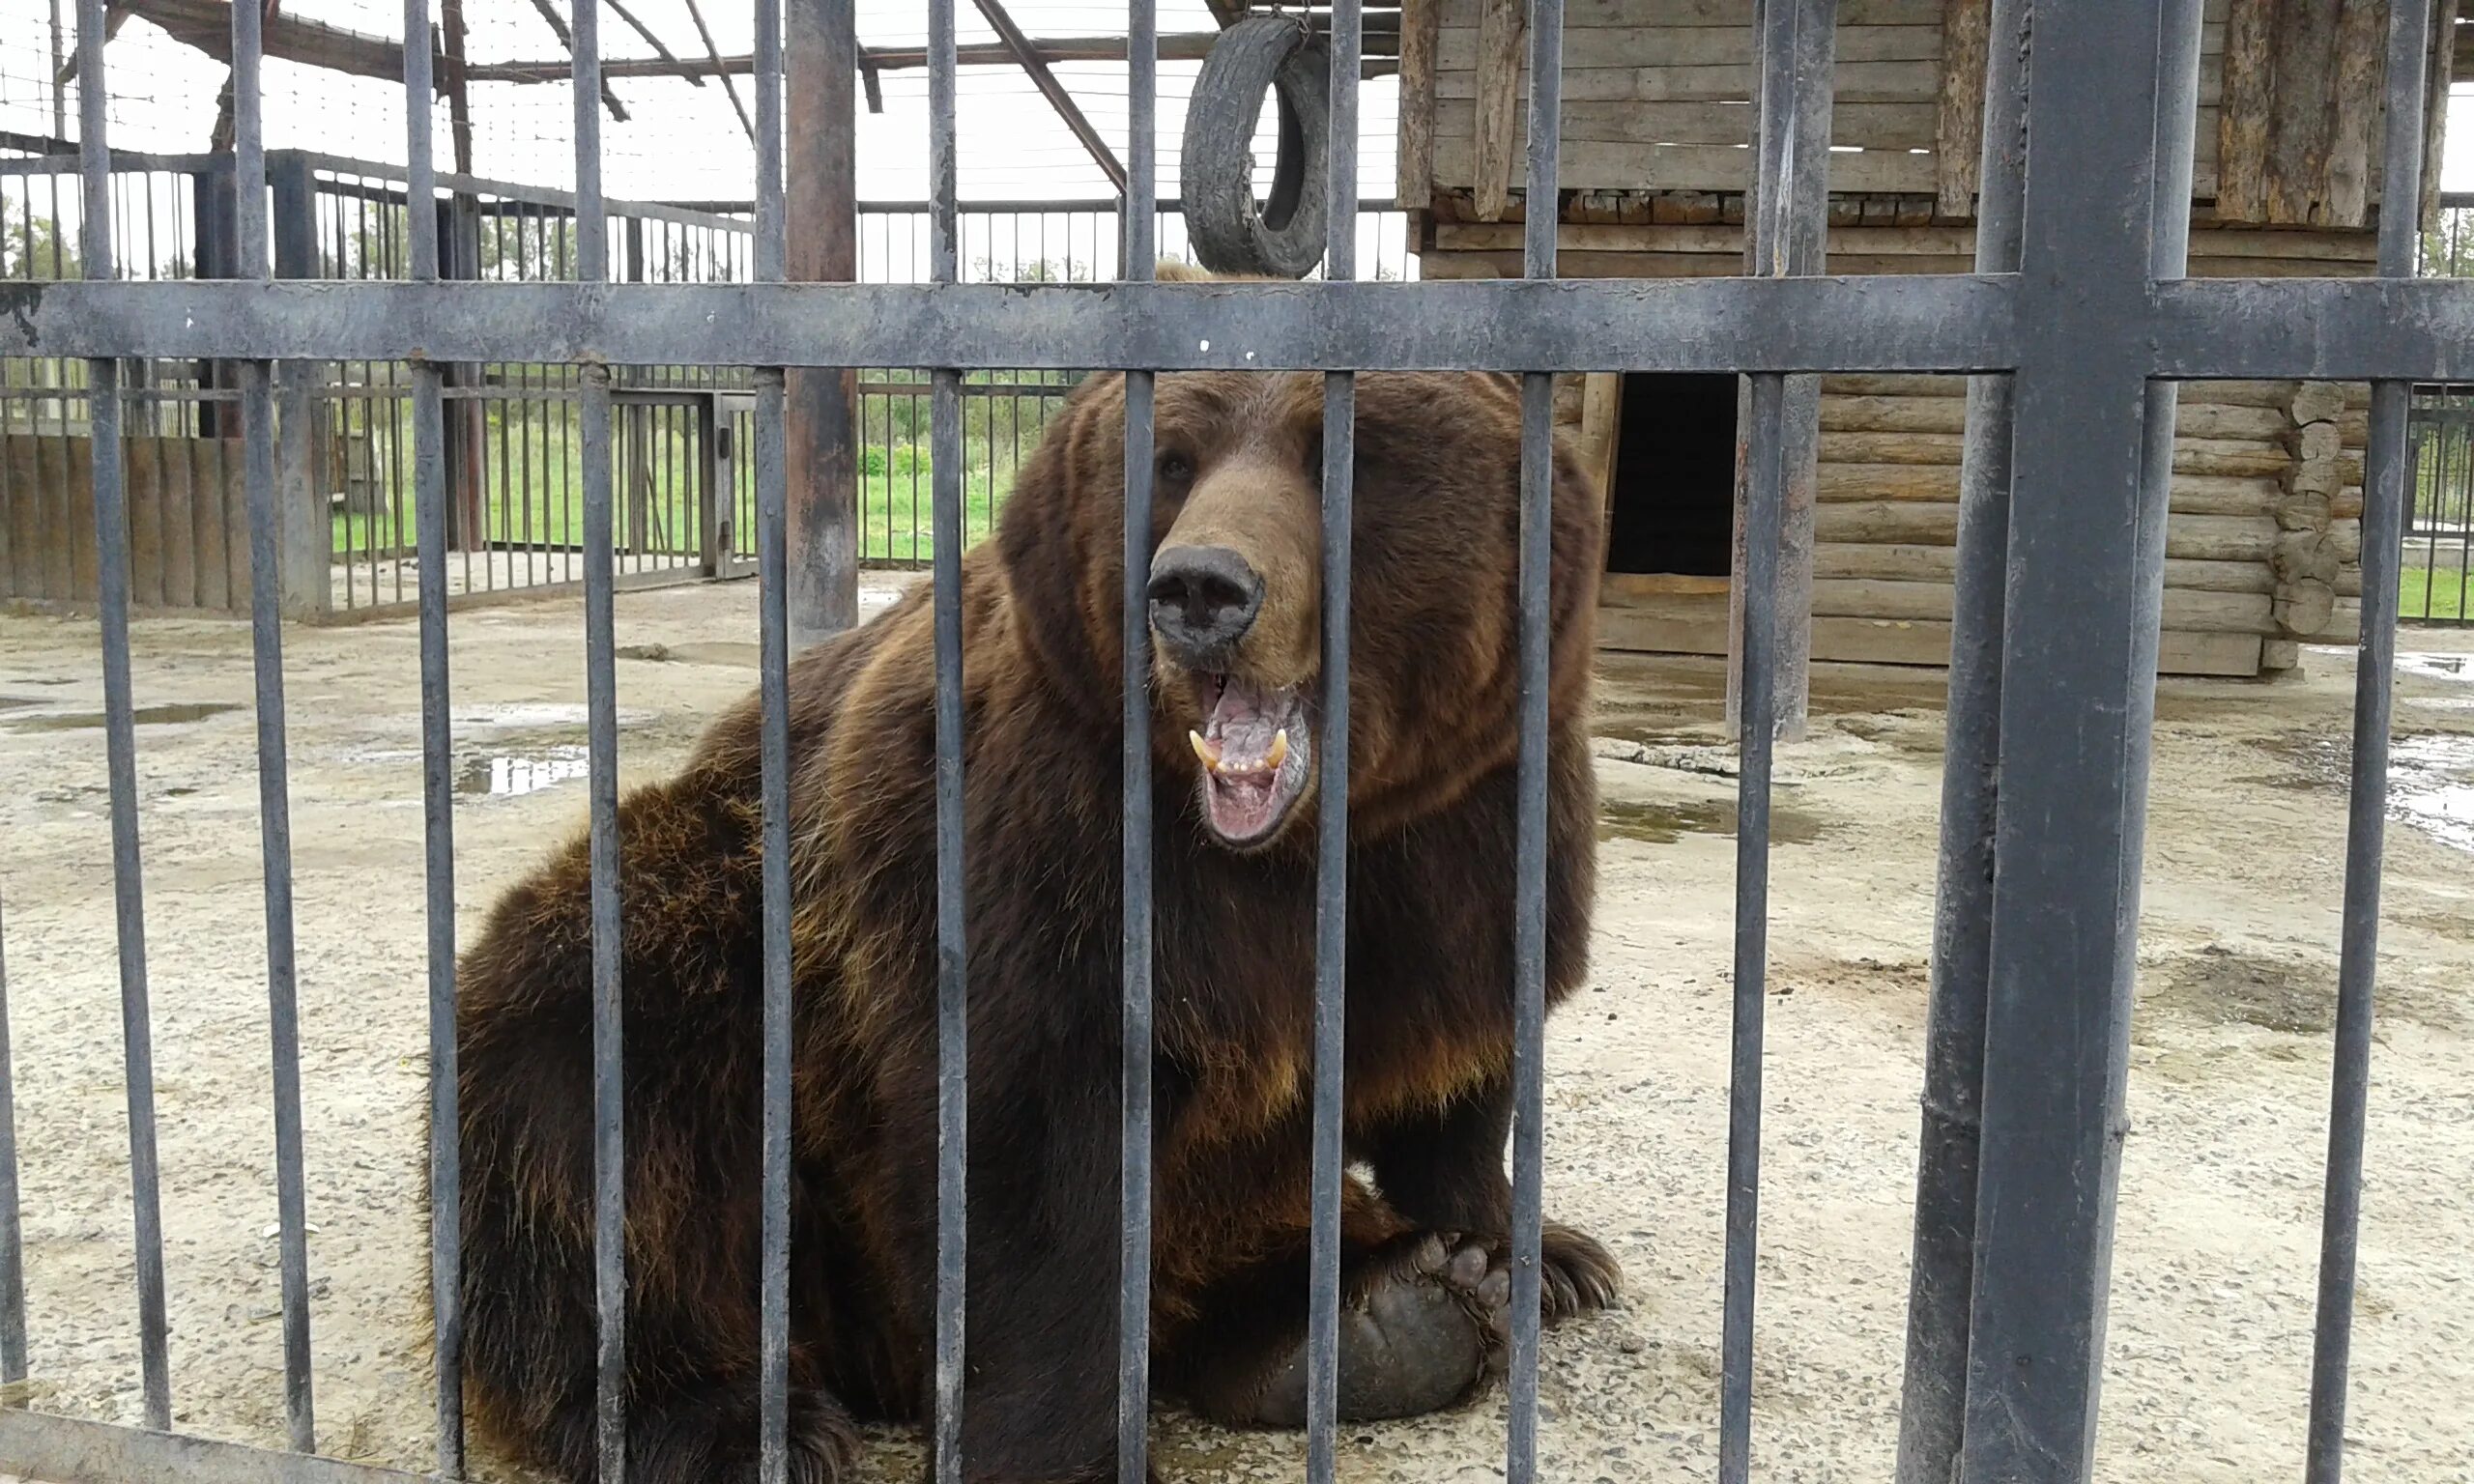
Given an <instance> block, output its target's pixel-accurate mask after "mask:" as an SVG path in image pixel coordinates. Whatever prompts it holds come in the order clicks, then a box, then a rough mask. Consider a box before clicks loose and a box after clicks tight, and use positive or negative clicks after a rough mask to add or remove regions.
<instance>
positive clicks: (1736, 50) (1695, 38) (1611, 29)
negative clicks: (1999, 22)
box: [1435, 0, 1942, 73]
mask: <svg viewBox="0 0 2474 1484" xmlns="http://www.w3.org/2000/svg"><path fill="white" fill-rule="evenodd" d="M1486 3H1487V4H1489V5H1492V4H1494V3H1495V0H1486ZM1924 7H1925V8H1926V9H1927V10H1929V11H1930V12H1931V13H1932V14H1931V15H1930V17H1929V22H1930V23H1928V24H1920V25H1896V26H1849V25H1845V24H1841V25H1840V27H1839V29H1838V36H1837V43H1838V55H1839V58H1840V59H1841V60H1843V61H1848V62H1930V63H1932V64H1934V65H1935V66H1937V67H1938V66H1940V64H1941V61H1942V26H1941V0H1924ZM1485 37H1486V28H1485V25H1484V23H1483V21H1482V19H1481V20H1479V21H1477V22H1475V23H1473V22H1471V21H1467V20H1463V21H1461V22H1460V23H1459V24H1457V25H1455V24H1453V21H1452V20H1451V18H1450V17H1447V18H1446V19H1445V21H1444V24H1443V27H1442V30H1441V32H1440V34H1439V37H1438V39H1437V43H1436V49H1435V67H1436V71H1438V72H1440V73H1450V72H1456V71H1484V68H1483V67H1482V64H1481V60H1480V59H1481V58H1482V57H1485V56H1486V55H1488V43H1487V42H1486V39H1485ZM1564 55H1565V57H1566V58H1567V59H1568V60H1569V61H1570V62H1571V63H1573V64H1575V65H1581V66H1588V67H1594V68H1595V67H1708V66H1712V65H1715V64H1722V63H1731V62H1732V63H1751V62H1758V61H1759V60H1760V50H1759V47H1758V46H1757V45H1756V44H1755V43H1754V41H1753V35H1752V27H1751V25H1750V24H1749V23H1740V24H1736V25H1697V26H1695V25H1681V26H1679V25H1659V24H1655V23H1643V22H1630V21H1627V22H1625V23H1624V24H1620V25H1611V26H1582V25H1575V24H1572V23H1571V22H1569V21H1567V22H1566V24H1565V28H1564Z"/></svg>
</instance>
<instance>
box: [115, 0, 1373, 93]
mask: <svg viewBox="0 0 2474 1484" xmlns="http://www.w3.org/2000/svg"><path fill="white" fill-rule="evenodd" d="M147 3H157V0H147ZM184 3H188V0H184ZM214 3H216V4H221V3H223V0H214ZM1218 40H1220V35H1219V33H1218V32H1178V33H1174V34H1171V35H1167V36H1163V37H1162V38H1160V60H1161V61H1163V62H1199V61H1201V60H1202V59H1203V58H1204V57H1205V56H1206V55H1208V54H1209V53H1210V51H1211V44H1212V43H1214V42H1217V41H1218ZM1031 47H1032V50H1033V51H1034V52H1036V53H1037V54H1038V56H1039V58H1040V60H1041V61H1043V62H1046V63H1048V64H1050V66H1054V65H1055V64H1057V63H1059V62H1122V61H1124V60H1125V38H1124V37H1122V36H1080V37H1058V38H1054V39H1051V40H1048V41H1035V42H1033V43H1031ZM270 54H272V53H270ZM954 57H955V64H956V65H957V66H960V67H1015V66H1018V65H1020V64H1019V61H1018V59H1017V58H1016V57H1015V55H1014V52H1013V50H1012V49H1011V48H1009V47H1008V46H1006V45H1005V43H1002V42H971V43H964V44H963V45H960V46H957V47H955V48H954ZM856 65H857V66H858V68H859V71H861V72H862V73H863V74H864V73H867V72H870V71H884V72H897V71H916V70H918V69H920V68H924V67H926V66H927V65H928V48H927V47H925V46H876V47H868V48H864V49H863V50H862V51H861V52H860V56H859V61H858V63H857V64H856ZM1392 70H1393V69H1392V64H1390V63H1388V62H1387V63H1379V64H1378V63H1372V62H1369V63H1368V64H1367V65H1366V75H1367V76H1368V77H1388V76H1390V75H1391V73H1392ZM567 71H568V65H567V63H565V62H563V61H557V62H524V61H518V62H476V63H475V64H473V69H472V76H473V80H474V81H475V82H564V81H565V80H566V78H567ZM754 71H756V59H755V58H754V57H751V56H748V55H746V54H745V53H739V54H737V55H734V56H724V57H717V58H710V59H706V60H701V61H700V60H697V59H695V58H683V59H681V60H680V61H679V62H678V63H676V65H674V64H672V63H668V62H664V61H662V60H661V59H660V58H658V57H605V58H603V59H602V63H601V75H603V76H604V77H683V76H687V75H689V74H690V73H693V74H695V75H697V76H700V77H709V76H717V75H721V74H724V73H728V74H732V75H745V74H749V73H753V72H754Z"/></svg>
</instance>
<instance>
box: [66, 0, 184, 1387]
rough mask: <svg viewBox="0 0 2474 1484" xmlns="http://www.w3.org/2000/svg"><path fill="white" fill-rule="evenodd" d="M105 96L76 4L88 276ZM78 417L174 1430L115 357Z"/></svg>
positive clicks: (154, 1274)
mask: <svg viewBox="0 0 2474 1484" xmlns="http://www.w3.org/2000/svg"><path fill="white" fill-rule="evenodd" d="M110 98H111V95H110V91H109V89H108V88H106V86H105V85H104V81H103V0H77V110H78V141H77V153H78V163H79V165H80V167H81V171H82V174H83V176H84V185H85V197H84V203H83V205H84V211H83V213H82V215H83V217H84V220H83V221H82V223H81V226H82V227H83V229H84V241H83V243H81V244H80V251H81V253H82V255H83V259H84V263H85V270H86V276H87V277H88V278H90V279H108V278H111V277H114V276H115V272H114V269H113V264H112V216H111V214H112V193H111V149H110V145H109V142H108V140H107V139H106V136H105V130H106V128H108V118H109V111H110V110H109V102H110ZM86 380H87V410H86V420H87V430H88V439H89V442H91V443H92V444H93V447H94V486H95V543H96V555H97V591H96V602H97V606H98V607H99V608H100V609H101V617H102V641H103V722H104V728H105V730H104V740H105V742H106V743H107V744H108V749H109V753H110V774H111V794H112V897H113V904H114V906H115V908H116V912H117V917H118V926H119V938H120V1006H121V1009H120V1013H121V1041H122V1050H123V1053H124V1055H125V1058H126V1061H127V1067H128V1080H129V1186H130V1191H129V1206H130V1208H131V1214H132V1215H133V1217H134V1219H135V1225H136V1239H137V1327H138V1357H139V1366H140V1369H141V1371H142V1373H143V1381H144V1389H145V1418H146V1425H147V1426H148V1427H151V1428H154V1429H156V1430H157V1431H162V1430H164V1429H167V1428H169V1427H170V1426H171V1425H172V1379H171V1360H170V1356H169V1351H168V1348H167V1344H166V1334H167V1329H168V1326H167V1324H166V1321H165V1318H164V1312H163V1214H162V1202H161V1195H160V1192H159V1189H158V1179H157V1176H158V1172H157V1167H156V1157H155V1049H154V1032H153V1027H152V1023H151V1020H152V1017H151V1014H150V1013H149V1011H148V1008H147V985H146V900H145V888H144V884H143V880H142V875H141V872H142V870H143V865H142V861H141V857H140V855H139V847H138V839H137V736H136V721H135V718H134V716H133V715H132V708H131V704H130V699H129V492H128V487H127V480H126V471H125V470H124V469H123V467H122V462H121V459H122V450H121V433H120V427H121V398H120V362H118V361H116V360H94V361H89V362H88V363H87V370H86Z"/></svg>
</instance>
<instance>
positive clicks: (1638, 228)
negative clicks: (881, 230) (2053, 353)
mask: <svg viewBox="0 0 2474 1484" xmlns="http://www.w3.org/2000/svg"><path fill="white" fill-rule="evenodd" d="M1523 231H1524V228H1523V227H1522V226H1521V225H1520V224H1519V223H1517V222H1454V221H1447V222H1437V223H1436V224H1435V230H1434V246H1435V250H1436V251H1439V252H1503V251H1510V250H1514V249H1517V248H1518V247H1519V246H1520V245H1521V242H1522V232H1523ZM1555 243H1556V245H1557V246H1558V247H1559V248H1562V249H1563V250H1565V251H1568V252H1738V251H1740V250H1742V244H1743V228H1742V227H1741V226H1740V225H1739V224H1732V223H1726V222H1706V223H1685V222H1642V223H1638V224H1634V223H1629V222H1622V221H1615V222H1582V221H1569V220H1567V221H1565V222H1563V223H1561V224H1560V225H1559V226H1558V227H1557V228H1556V232H1555ZM1828 251H1829V256H1830V258H1831V259H1832V260H1833V261H1835V260H1836V259H1838V258H1839V257H1840V256H1842V255H1846V256H1851V257H1860V256H1882V257H1887V256H1893V255H1896V254H1901V253H1914V254H1918V255H1923V256H1933V257H1945V258H1972V257H1973V256H1974V253H1975V229H1974V228H1973V227H1962V226H1948V225H1942V226H1924V227H1860V226H1859V227H1834V228H1831V229H1830V232H1829V240H1828ZM2378 251H2379V244H2378V243H2377V242H2375V241H2374V240H2373V239H2372V238H2371V237H2369V236H2368V235H2366V234H2363V233H2359V232H2354V233H2344V234H2340V233H2334V232H2300V231H2284V230H2262V229H2253V228H2242V227H2235V228H2215V229H2199V230H2194V231H2193V232H2192V234H2191V256H2192V257H2193V258H2213V257H2240V258H2293V259H2298V260H2301V261H2306V262H2315V263H2325V262H2343V263H2360V264H2364V265H2369V264H2371V263H2373V261H2374V260H2375V259H2376V257H2377V256H2378Z"/></svg>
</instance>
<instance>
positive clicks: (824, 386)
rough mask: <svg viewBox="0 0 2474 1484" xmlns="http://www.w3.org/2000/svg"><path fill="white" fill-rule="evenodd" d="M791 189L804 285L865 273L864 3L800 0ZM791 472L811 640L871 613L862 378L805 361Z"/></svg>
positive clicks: (798, 572) (797, 382)
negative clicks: (860, 21) (861, 182)
mask: <svg viewBox="0 0 2474 1484" xmlns="http://www.w3.org/2000/svg"><path fill="white" fill-rule="evenodd" d="M783 41H784V58H785V67H786V70H787V73H786V77H785V83H786V86H785V89H784V100H785V104H786V108H785V112H786V113H787V115H788V120H787V135H788V137H787V138H786V140H785V141H784V143H785V150H784V154H785V161H784V163H785V167H786V170H787V175H786V177H785V185H786V187H787V194H786V199H785V202H784V206H785V210H786V212H787V217H786V220H785V222H784V227H785V235H786V237H787V242H786V243H785V246H786V247H787V249H788V252H787V256H788V259H789V262H788V264H787V267H788V270H789V272H790V277H791V281H792V282H795V283H851V282H855V281H857V279H858V276H859V215H858V176H857V168H856V151H855V147H854V146H855V142H856V129H857V101H858V100H857V92H858V89H857V86H856V83H857V76H858V63H859V59H858V41H857V36H856V32H855V29H854V20H853V0H789V4H788V8H787V24H786V26H785V28H784V33H783ZM784 388H785V412H784V418H783V435H784V442H785V443H786V444H787V448H788V453H789V463H790V469H791V489H790V521H789V525H790V533H789V534H790V541H789V556H790V575H791V581H790V592H789V594H788V602H789V607H790V611H791V613H790V618H791V647H792V648H793V649H800V648H805V647H806V646H808V645H810V644H813V643H815V642H818V641H819V640H821V639H825V638H827V637H829V636H831V635H834V634H837V633H840V632H841V631H842V630H844V629H848V628H850V627H852V626H853V625H855V624H857V623H858V621H859V542H858V535H859V491H858V453H857V444H856V439H855V436H854V435H855V432H856V426H855V425H856V423H857V420H858V417H857V396H856V394H857V376H856V373H855V372H854V371H852V370H849V369H847V368H844V369H836V368H830V367H796V368H793V369H791V371H790V373H789V374H788V375H787V376H786V377H785V378H784Z"/></svg>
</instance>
